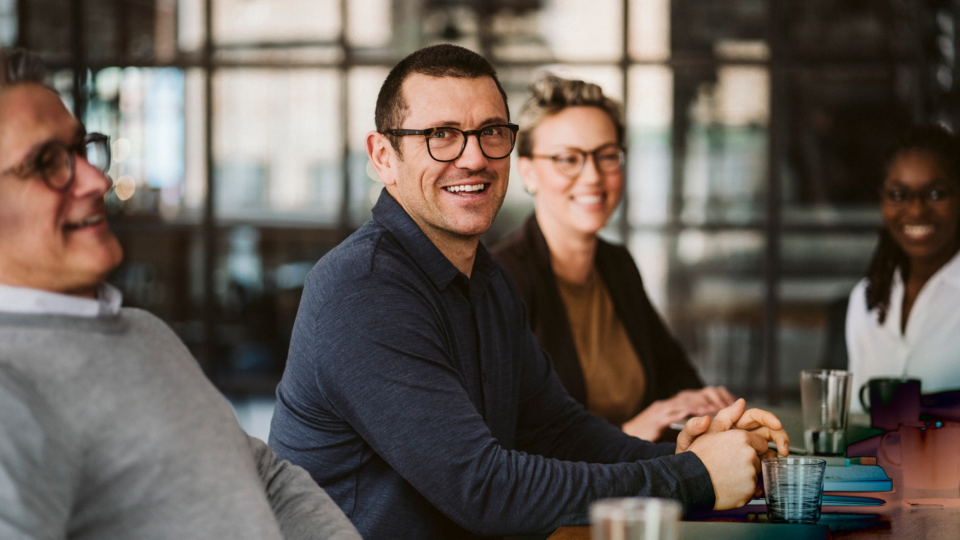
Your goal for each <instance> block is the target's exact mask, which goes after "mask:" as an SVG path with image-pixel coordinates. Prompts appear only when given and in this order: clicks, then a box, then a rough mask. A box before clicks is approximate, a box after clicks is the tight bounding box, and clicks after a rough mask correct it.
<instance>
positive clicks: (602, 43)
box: [539, 0, 623, 61]
mask: <svg viewBox="0 0 960 540" xmlns="http://www.w3.org/2000/svg"><path fill="white" fill-rule="evenodd" d="M544 4H545V5H544V8H543V10H542V11H541V12H540V20H539V22H540V24H539V30H540V33H541V34H542V35H543V37H544V39H545V40H546V42H547V44H548V46H549V47H550V50H551V51H552V52H553V56H554V58H556V59H557V60H564V61H582V60H618V59H619V58H620V57H621V56H622V55H623V22H622V21H623V8H622V4H621V3H620V2H580V1H578V0H548V1H546V2H544Z"/></svg>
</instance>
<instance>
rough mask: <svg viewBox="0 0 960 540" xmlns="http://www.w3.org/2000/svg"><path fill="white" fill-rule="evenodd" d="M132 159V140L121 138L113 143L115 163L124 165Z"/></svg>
mask: <svg viewBox="0 0 960 540" xmlns="http://www.w3.org/2000/svg"><path fill="white" fill-rule="evenodd" d="M129 157H130V139H127V138H124V137H120V138H119V139H117V140H115V141H113V161H115V162H117V163H123V162H124V161H126V160H127V158H129Z"/></svg>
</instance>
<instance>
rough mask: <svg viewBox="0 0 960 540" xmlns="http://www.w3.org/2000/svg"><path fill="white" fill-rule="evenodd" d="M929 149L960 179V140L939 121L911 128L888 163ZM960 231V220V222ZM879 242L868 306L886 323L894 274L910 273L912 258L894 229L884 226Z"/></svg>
mask: <svg viewBox="0 0 960 540" xmlns="http://www.w3.org/2000/svg"><path fill="white" fill-rule="evenodd" d="M911 152H926V153H929V154H931V155H933V157H934V158H935V159H936V160H937V162H938V163H939V165H940V166H941V167H943V168H944V169H945V170H946V172H947V174H949V175H950V178H952V179H953V180H954V181H956V182H958V183H960V140H958V139H957V137H956V136H955V135H954V134H952V133H950V132H949V131H947V130H946V129H945V128H943V127H942V126H939V125H930V126H920V127H916V128H913V129H911V130H910V131H908V132H907V133H906V134H904V136H903V137H902V138H901V139H900V141H899V142H898V143H897V144H896V145H895V146H894V147H893V149H892V150H891V151H890V152H889V154H888V157H887V160H886V163H885V165H886V167H885V168H884V170H889V168H890V167H891V166H892V165H893V163H894V161H896V159H897V158H898V157H900V156H901V155H903V154H907V153H911ZM957 231H958V234H960V222H958V223H957ZM879 236H880V238H879V242H878V243H877V248H876V250H875V251H874V253H873V258H872V259H871V260H870V265H869V266H868V267H867V276H866V277H867V295H866V296H867V310H872V309H874V308H877V320H878V321H879V322H880V323H881V324H883V322H884V321H885V320H886V318H887V312H888V311H889V309H890V289H891V286H892V284H893V274H894V271H895V270H896V269H897V268H900V274H901V276H902V278H903V280H904V281H906V280H907V278H908V277H909V275H910V258H909V257H908V256H907V254H906V253H905V252H904V251H903V249H902V248H901V247H900V246H899V245H897V243H896V242H895V241H894V239H893V236H891V235H890V231H889V230H887V228H886V227H882V228H881V229H880V231H879Z"/></svg>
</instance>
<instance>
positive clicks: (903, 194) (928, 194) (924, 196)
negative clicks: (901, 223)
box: [880, 187, 957, 207]
mask: <svg viewBox="0 0 960 540" xmlns="http://www.w3.org/2000/svg"><path fill="white" fill-rule="evenodd" d="M956 195H957V190H956V189H951V188H947V187H939V188H926V189H919V190H912V189H904V188H886V187H884V188H880V199H881V201H882V202H883V203H884V204H887V205H890V206H894V207H899V206H907V205H909V204H911V203H913V201H916V200H919V201H920V202H922V203H924V204H926V205H930V206H934V207H936V206H944V205H947V204H949V203H950V200H951V199H952V198H953V197H955V196H956Z"/></svg>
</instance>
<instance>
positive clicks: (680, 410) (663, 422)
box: [623, 386, 734, 441]
mask: <svg viewBox="0 0 960 540" xmlns="http://www.w3.org/2000/svg"><path fill="white" fill-rule="evenodd" d="M733 401H734V400H733V396H732V395H731V394H730V392H728V391H727V389H726V388H724V387H722V386H707V387H706V388H699V389H696V390H683V391H682V392H678V393H677V394H676V395H675V396H673V397H672V398H670V399H661V400H658V401H654V402H653V403H651V404H650V405H649V406H648V407H647V408H646V409H644V410H643V411H642V412H641V413H640V414H638V415H637V416H635V417H634V418H633V419H632V420H630V421H628V422H627V423H625V424H623V431H624V433H626V434H627V435H633V436H634V437H639V438H641V439H644V440H647V441H655V440H657V439H658V438H660V435H661V434H662V433H663V430H664V429H666V428H667V426H669V425H670V424H672V423H674V422H679V421H681V420H683V419H684V418H687V417H688V416H702V415H705V414H706V415H710V414H716V413H717V412H718V411H720V410H721V409H723V408H724V407H729V406H730V405H731V404H732V403H733Z"/></svg>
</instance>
